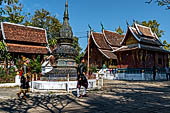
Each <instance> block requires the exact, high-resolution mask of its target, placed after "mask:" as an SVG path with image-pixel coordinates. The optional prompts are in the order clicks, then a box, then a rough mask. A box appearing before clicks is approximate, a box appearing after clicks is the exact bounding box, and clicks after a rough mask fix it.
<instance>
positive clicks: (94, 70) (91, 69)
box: [89, 66, 97, 73]
mask: <svg viewBox="0 0 170 113" xmlns="http://www.w3.org/2000/svg"><path fill="white" fill-rule="evenodd" d="M89 70H90V72H92V73H96V72H97V67H96V66H93V67H90V69H89Z"/></svg>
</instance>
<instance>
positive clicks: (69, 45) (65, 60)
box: [45, 0, 78, 80]
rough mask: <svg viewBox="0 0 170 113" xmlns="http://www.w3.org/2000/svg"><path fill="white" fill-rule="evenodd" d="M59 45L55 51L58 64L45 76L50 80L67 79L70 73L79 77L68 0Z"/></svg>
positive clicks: (74, 76) (72, 77)
mask: <svg viewBox="0 0 170 113" xmlns="http://www.w3.org/2000/svg"><path fill="white" fill-rule="evenodd" d="M57 43H58V46H57V47H56V49H55V50H54V51H53V53H52V54H53V55H54V57H55V61H56V65H55V66H53V69H52V71H50V72H48V73H47V74H46V75H45V77H48V79H49V80H65V79H66V78H67V76H68V74H69V77H70V79H72V80H75V79H76V77H77V68H76V62H75V57H76V56H77V55H78V54H77V51H76V50H75V48H74V47H73V32H72V28H71V26H70V25H69V14H68V4H67V0H66V3H65V11H64V18H63V25H62V27H61V29H60V37H59V39H58V40H57Z"/></svg>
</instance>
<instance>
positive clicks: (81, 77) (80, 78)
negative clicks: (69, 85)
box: [77, 57, 88, 98]
mask: <svg viewBox="0 0 170 113" xmlns="http://www.w3.org/2000/svg"><path fill="white" fill-rule="evenodd" d="M80 61H81V63H80V64H79V65H78V68H77V97H78V98H81V97H87V94H86V90H87V87H88V81H87V78H86V76H85V73H86V66H85V64H84V63H85V60H84V58H83V57H81V58H80ZM81 86H83V87H84V91H83V95H80V88H81Z"/></svg>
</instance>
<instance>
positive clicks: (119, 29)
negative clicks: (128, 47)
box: [115, 26, 124, 35]
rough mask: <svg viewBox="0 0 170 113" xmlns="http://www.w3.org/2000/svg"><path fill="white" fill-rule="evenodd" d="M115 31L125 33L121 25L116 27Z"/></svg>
mask: <svg viewBox="0 0 170 113" xmlns="http://www.w3.org/2000/svg"><path fill="white" fill-rule="evenodd" d="M115 31H116V32H117V33H119V34H120V35H122V34H123V33H124V31H123V30H122V28H121V27H120V26H119V27H118V28H117V29H115Z"/></svg>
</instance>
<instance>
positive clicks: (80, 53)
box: [73, 37, 84, 64]
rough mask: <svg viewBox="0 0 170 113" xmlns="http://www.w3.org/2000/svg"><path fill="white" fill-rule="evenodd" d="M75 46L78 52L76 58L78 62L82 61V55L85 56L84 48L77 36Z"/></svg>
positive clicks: (74, 39)
mask: <svg viewBox="0 0 170 113" xmlns="http://www.w3.org/2000/svg"><path fill="white" fill-rule="evenodd" d="M73 47H74V48H75V49H76V51H77V52H78V55H77V56H76V58H75V60H76V63H77V64H79V63H80V57H83V56H84V53H83V52H81V50H82V48H81V47H80V44H79V42H78V38H77V37H74V38H73Z"/></svg>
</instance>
